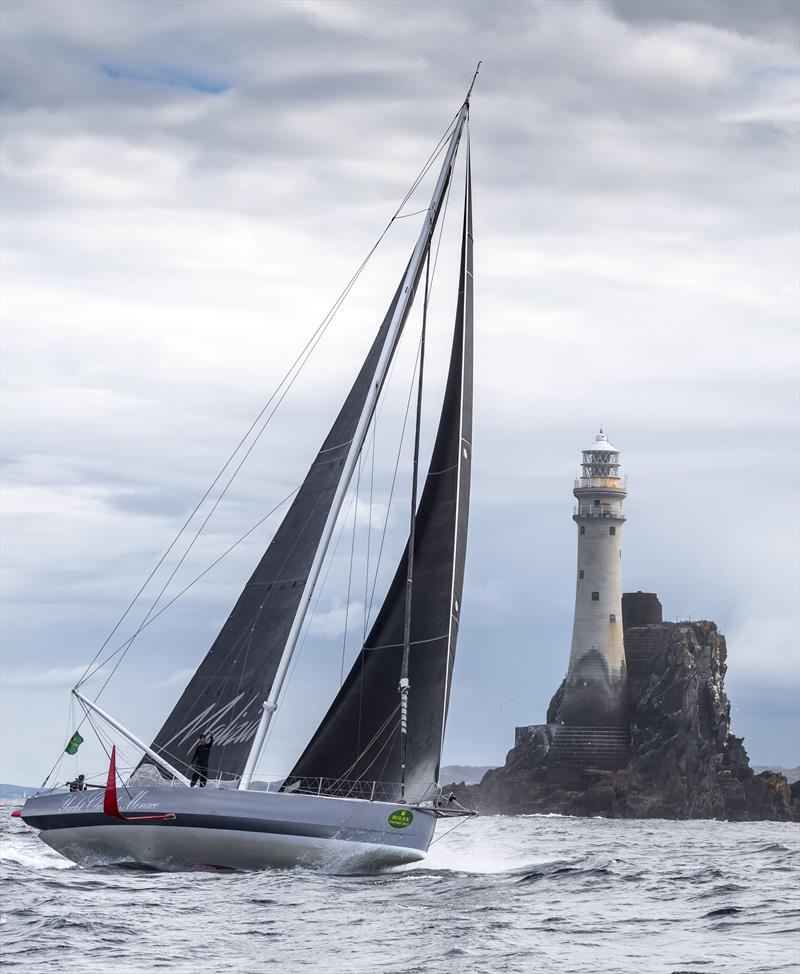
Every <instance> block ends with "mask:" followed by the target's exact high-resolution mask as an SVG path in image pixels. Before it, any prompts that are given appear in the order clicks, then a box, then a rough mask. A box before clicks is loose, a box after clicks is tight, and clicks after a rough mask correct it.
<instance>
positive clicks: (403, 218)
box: [395, 207, 427, 220]
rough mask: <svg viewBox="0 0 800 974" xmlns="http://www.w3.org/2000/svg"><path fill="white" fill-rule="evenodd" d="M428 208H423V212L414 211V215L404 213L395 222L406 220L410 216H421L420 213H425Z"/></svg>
mask: <svg viewBox="0 0 800 974" xmlns="http://www.w3.org/2000/svg"><path fill="white" fill-rule="evenodd" d="M426 209H427V207H423V208H422V209H421V210H414V212H413V213H403V214H401V215H400V216H396V217H395V220H406V219H408V217H410V216H419V215H420V213H424V212H425V210H426Z"/></svg>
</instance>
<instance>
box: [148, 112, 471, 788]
mask: <svg viewBox="0 0 800 974" xmlns="http://www.w3.org/2000/svg"><path fill="white" fill-rule="evenodd" d="M466 113H467V105H466V103H465V106H464V108H463V109H462V112H461V114H460V116H459V120H458V123H457V125H456V127H455V129H454V130H453V135H452V136H451V141H450V146H449V148H448V152H447V154H446V158H445V162H444V164H443V168H442V172H441V173H440V176H439V181H438V183H437V187H436V190H435V193H434V197H433V199H432V201H431V206H430V208H429V210H428V214H427V216H426V222H425V225H424V227H423V230H422V232H421V235H420V239H419V241H418V244H417V247H416V249H415V252H414V255H413V256H412V259H411V262H410V263H409V266H408V267H407V268H406V272H405V274H404V276H403V279H402V281H401V283H400V285H399V287H398V289H397V291H396V292H395V295H394V298H393V300H392V303H391V305H390V306H389V310H388V312H387V314H386V317H385V318H384V320H383V323H382V325H381V327H380V329H379V330H378V334H377V336H376V337H375V340H374V342H373V344H372V347H371V348H370V351H369V353H368V355H367V357H366V359H365V361H364V363H363V365H362V367H361V370H360V372H359V374H358V376H357V378H356V380H355V382H354V384H353V387H352V388H351V390H350V393H349V395H348V397H347V399H346V400H345V403H344V405H343V406H342V408H341V411H340V412H339V415H338V417H337V419H336V421H335V423H334V424H333V426H332V427H331V430H330V432H329V434H328V436H327V437H326V439H325V442H324V443H323V445H322V448H321V449H320V451H319V453H318V454H317V457H316V459H315V461H314V463H313V464H312V466H311V469H310V470H309V472H308V474H307V476H306V479H305V481H304V482H303V484H302V486H301V487H300V489H299V491H298V493H297V495H296V497H295V499H294V502H293V503H292V505H291V508H290V509H289V511H288V513H287V514H286V517H285V518H284V520H283V522H282V523H281V525H280V527H279V528H278V531H277V532H276V534H275V536H274V538H273V540H272V542H271V544H270V546H269V547H268V548H267V551H266V552H265V554H264V556H263V557H262V559H261V561H260V562H259V564H258V566H257V567H256V569H255V571H254V572H253V574H252V576H251V577H250V580H249V581H248V582H247V585H246V586H245V588H244V591H243V592H242V594H241V595H240V596H239V599H238V601H237V602H236V605H235V606H234V608H233V611H232V612H231V614H230V616H229V617H228V619H227V621H226V623H225V625H224V626H223V627H222V630H221V631H220V633H219V635H218V636H217V638H216V639H215V641H214V643H213V645H212V646H211V649H210V650H209V651H208V653H207V654H206V657H205V659H204V660H203V661H202V663H201V664H200V666H199V667H198V669H197V671H196V673H195V674H194V676H193V677H192V679H191V680H190V681H189V684H188V686H187V687H186V689H185V691H184V692H183V694H182V696H181V698H180V700H179V701H178V703H177V704H176V706H175V708H174V709H173V711H172V713H171V714H170V715H169V717H168V718H167V720H166V722H165V724H164V726H163V727H162V728H161V730H160V731H159V732H158V734H157V736H156V738H155V740H154V742H153V744H152V750H153V751H154V752H156V753H157V754H158V755H160V756H161V757H163V758H164V759H165V760H166V761H168V762H171V763H173V764H176V765H177V766H178V767H181V766H182V765H185V763H186V762H188V760H189V758H190V755H191V753H192V751H193V749H194V745H195V743H196V741H197V737H198V735H199V734H200V733H206V734H213V735H214V746H213V748H212V750H211V760H210V767H209V777H211V778H227V779H231V778H238V777H240V776H242V778H243V780H244V779H247V778H248V776H249V773H250V772H249V767H248V757H250V758H251V764H252V759H253V755H252V753H251V752H252V751H257V750H258V747H257V746H254V744H253V740H254V737H255V736H256V731H257V730H259V727H260V726H261V728H263V726H264V725H263V722H262V713H263V707H264V701H265V700H266V698H267V697H268V696H269V694H270V692H271V691H272V689H273V683H274V684H275V687H276V689H277V688H278V687H279V684H280V678H278V679H276V674H278V672H279V667H280V665H281V661H282V659H283V660H284V662H285V650H286V647H287V641H289V640H290V636H291V633H292V632H294V631H295V625H296V619H297V618H298V613H300V612H301V609H302V607H301V600H302V598H303V595H304V592H305V594H306V600H307V599H308V598H309V597H310V596H309V595H308V592H307V583H308V582H309V578H310V576H311V584H312V585H313V574H312V563H314V562H315V560H316V559H317V556H318V550H319V549H320V546H321V539H322V537H323V532H324V531H325V530H327V527H328V525H329V519H330V516H331V515H332V506H333V504H334V500H335V497H336V496H338V495H339V494H340V492H341V484H342V480H343V477H344V478H345V479H348V478H347V477H346V476H345V471H346V470H347V463H348V461H350V459H351V457H352V450H353V441H354V438H355V437H356V432H357V429H361V428H362V426H363V419H364V412H365V409H366V408H367V404H368V402H370V401H372V399H371V397H373V396H375V395H377V392H379V388H378V389H375V388H374V387H373V383H374V382H375V376H376V374H377V372H378V370H379V362H381V361H384V362H385V361H386V358H385V356H386V354H387V343H388V344H390V346H391V347H388V357H389V360H390V359H391V356H392V355H393V354H394V351H395V348H396V346H397V343H398V341H399V338H400V334H401V333H402V329H403V325H404V324H405V321H406V319H407V317H408V314H409V312H410V310H411V305H412V301H413V295H414V293H415V292H416V289H417V286H418V284H419V280H420V276H421V273H422V268H423V260H424V257H425V255H426V254H427V253H428V251H429V249H430V245H431V240H432V237H433V233H434V231H435V229H436V225H437V221H438V219H439V215H440V213H441V210H442V207H443V204H444V199H445V193H446V190H447V187H448V186H449V183H450V178H451V176H452V165H453V159H454V156H455V151H456V149H457V147H458V143H459V140H460V136H461V131H462V128H463V124H464V121H465V119H466ZM409 275H410V276H409ZM398 313H399V314H400V319H399V322H398V320H397V315H398ZM383 374H384V376H385V372H384V373H383ZM381 382H382V380H381ZM379 384H380V383H379ZM373 408H374V407H373ZM345 486H346V484H345ZM333 514H334V516H335V511H334V512H333ZM459 593H460V589H459ZM459 599H460V594H459ZM273 709H274V708H273ZM150 760H151V759H150V758H147V757H146V758H144V759H143V763H148V762H150Z"/></svg>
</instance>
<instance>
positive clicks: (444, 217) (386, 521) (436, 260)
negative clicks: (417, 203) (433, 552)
mask: <svg viewBox="0 0 800 974" xmlns="http://www.w3.org/2000/svg"><path fill="white" fill-rule="evenodd" d="M452 185H453V183H452V180H451V181H450V183H449V184H448V186H447V193H446V195H445V199H444V207H443V208H442V219H441V223H440V225H439V237H438V240H437V243H436V253H435V255H434V260H433V268H432V270H431V285H430V286H431V289H433V282H434V280H435V278H436V267H437V265H438V263H439V250H440V248H441V246H442V234H443V233H444V227H445V222H446V220H447V207H448V204H449V202H450V190H451V188H452ZM418 361H419V349H418V350H417V362H418ZM416 368H417V366H416V365H415V366H414V369H415V371H414V374H413V375H412V377H411V385H410V387H409V392H408V402H407V403H406V415H405V419H404V421H403V434H402V436H404V435H405V430H406V422H407V420H408V413H409V410H410V407H411V397H412V395H413V393H414V379H415V378H416ZM402 436H401V440H400V447H401V448H402V445H403V438H402ZM399 465H400V450H398V453H397V460H396V462H395V468H394V476H393V477H392V486H391V490H390V492H389V503H388V505H387V508H386V516H385V518H384V522H383V535H382V537H381V544H380V548H379V549H378V561H377V564H376V566H375V576H374V578H373V583H372V592H371V593H370V599H369V611H370V613H371V612H372V605H373V602H374V600H375V587H376V585H377V581H378V571H379V569H380V564H381V556H382V555H383V546H384V541H385V540H386V532H387V528H388V524H389V514H390V512H391V505H392V497H393V496H394V487H395V482H396V480H397V472H398V469H399Z"/></svg>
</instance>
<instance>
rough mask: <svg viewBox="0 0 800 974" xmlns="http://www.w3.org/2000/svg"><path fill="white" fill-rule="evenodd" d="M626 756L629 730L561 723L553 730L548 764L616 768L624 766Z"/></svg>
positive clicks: (627, 755)
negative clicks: (569, 725) (568, 725)
mask: <svg viewBox="0 0 800 974" xmlns="http://www.w3.org/2000/svg"><path fill="white" fill-rule="evenodd" d="M629 758H630V734H629V733H628V731H627V730H611V729H609V728H605V727H575V726H571V727H567V726H565V725H563V724H561V725H558V726H556V727H555V728H554V730H553V740H552V743H551V744H550V749H549V751H548V752H547V767H549V768H579V769H581V770H589V769H593V768H597V769H601V770H605V771H617V770H618V769H619V768H624V767H625V765H626V764H627V763H628V760H629Z"/></svg>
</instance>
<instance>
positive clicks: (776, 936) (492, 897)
mask: <svg viewBox="0 0 800 974" xmlns="http://www.w3.org/2000/svg"><path fill="white" fill-rule="evenodd" d="M13 807H14V803H13V802H7V801H4V802H0V828H1V829H2V833H1V836H0V839H1V840H2V904H0V912H1V913H2V918H1V919H0V944H1V945H2V954H0V957H1V958H2V960H1V961H0V963H1V964H2V967H3V970H4V971H20V972H24V974H38V972H45V971H46V972H47V974H53V972H59V974H62V972H78V971H80V972H81V974H84V972H90V971H94V970H96V971H102V972H103V974H116V972H129V974H139V972H148V974H149V972H155V971H175V972H181V974H183V972H187V974H200V972H203V974H205V972H212V974H213V972H227V971H231V972H234V971H235V972H247V974H250V972H252V974H256V972H258V974H261V972H264V971H267V972H269V971H275V972H281V974H294V972H308V971H313V972H324V974H328V972H339V971H342V972H347V974H372V972H382V974H383V972H386V974H388V972H392V974H394V972H396V974H416V972H419V974H439V972H447V974H461V972H465V974H479V972H491V974H495V972H498V974H500V972H524V974H532V972H536V974H555V972H558V974H571V972H580V974H587V972H590V974H595V972H597V974H601V972H602V974H651V972H652V974H677V972H681V974H685V972H697V974H712V972H713V974H751V972H753V974H755V972H770V974H777V972H797V971H800V831H799V830H798V826H797V825H787V824H775V823H755V824H751V823H747V824H731V823H727V822H708V821H704V822H664V821H647V822H621V821H610V820H606V819H599V818H595V819H579V818H566V817H561V816H524V817H518V818H500V817H490V818H489V817H487V818H480V819H475V820H467V821H466V822H464V824H463V825H461V826H460V827H458V828H457V829H456V830H455V831H452V832H450V833H449V834H447V835H445V834H444V833H445V832H447V830H448V829H450V828H452V824H453V823H452V822H445V823H442V827H441V831H440V833H439V835H441V838H440V839H439V840H438V841H435V844H434V845H433V846H432V847H431V852H430V855H429V858H428V859H427V861H426V862H425V863H424V864H421V865H417V866H413V867H403V868H401V869H397V870H394V871H391V872H384V873H372V874H366V875H364V874H361V875H348V874H344V875H342V874H338V875H334V874H331V873H322V872H312V871H309V870H307V869H294V870H288V871H268V872H261V873H224V874H222V873H215V872H196V873H155V872H148V871H139V870H137V871H132V870H127V869H122V868H118V867H117V868H111V867H107V868H93V869H79V868H77V867H75V866H72V865H71V864H70V863H68V862H67V861H66V860H64V859H62V858H61V857H60V856H59V855H58V854H57V853H55V852H52V851H51V850H50V849H48V848H47V847H46V846H45V845H44V844H43V843H41V842H40V841H39V840H38V839H37V837H36V835H35V833H34V832H32V831H31V830H30V829H29V828H27V826H25V825H24V823H22V822H21V821H20V820H18V819H11V818H9V812H10V811H11V809H12V808H13Z"/></svg>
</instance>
